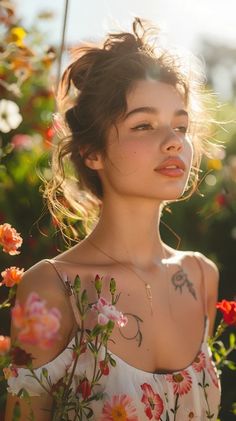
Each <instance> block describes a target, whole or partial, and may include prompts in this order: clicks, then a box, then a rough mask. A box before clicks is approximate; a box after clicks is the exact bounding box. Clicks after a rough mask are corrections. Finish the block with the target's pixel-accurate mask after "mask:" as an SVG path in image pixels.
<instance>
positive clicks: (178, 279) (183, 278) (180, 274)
mask: <svg viewBox="0 0 236 421" xmlns="http://www.w3.org/2000/svg"><path fill="white" fill-rule="evenodd" d="M171 282H172V284H173V285H174V287H175V290H176V291H177V290H179V291H180V293H181V294H182V292H183V291H182V290H183V287H184V286H185V285H186V287H187V288H188V290H189V292H190V294H191V295H192V296H193V298H194V299H195V300H197V295H196V291H195V289H194V286H193V283H192V282H190V281H189V279H188V276H187V274H186V273H185V272H184V271H183V269H180V270H178V271H177V272H176V273H174V275H173V276H172V278H171Z"/></svg>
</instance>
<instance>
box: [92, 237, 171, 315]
mask: <svg viewBox="0 0 236 421" xmlns="http://www.w3.org/2000/svg"><path fill="white" fill-rule="evenodd" d="M86 240H87V241H88V242H89V243H90V244H91V245H92V246H93V247H94V248H96V249H97V250H99V251H100V252H101V253H102V254H104V255H105V256H107V257H108V258H109V259H111V260H113V261H114V262H115V263H117V264H118V265H120V266H123V267H124V268H125V269H128V270H130V271H131V272H133V273H134V274H135V275H136V276H137V277H138V278H139V279H140V280H141V281H142V282H143V283H144V285H145V290H146V296H147V299H148V301H149V304H150V308H151V315H153V297H152V287H151V285H150V284H149V283H148V282H146V281H144V279H143V278H141V276H139V275H138V274H137V273H136V272H135V270H133V269H131V268H130V267H129V266H126V265H125V264H124V263H121V262H119V260H116V259H115V258H114V257H112V256H110V255H109V254H108V253H106V252H105V251H104V250H102V249H101V248H100V247H99V246H97V245H96V244H94V243H93V242H92V241H91V240H89V239H88V238H86ZM162 251H163V255H164V258H165V260H166V255H165V252H164V247H163V246H162ZM168 266H169V265H168V264H166V274H168Z"/></svg>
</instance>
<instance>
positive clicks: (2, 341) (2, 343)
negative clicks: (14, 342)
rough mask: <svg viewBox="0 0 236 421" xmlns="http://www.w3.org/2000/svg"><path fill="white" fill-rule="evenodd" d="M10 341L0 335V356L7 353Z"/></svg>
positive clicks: (7, 337)
mask: <svg viewBox="0 0 236 421" xmlns="http://www.w3.org/2000/svg"><path fill="white" fill-rule="evenodd" d="M10 345H11V340H10V338H9V336H3V335H0V355H2V354H5V353H6V352H8V351H9V349H10Z"/></svg>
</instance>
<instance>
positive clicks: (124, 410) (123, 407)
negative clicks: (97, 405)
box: [99, 395, 138, 421]
mask: <svg viewBox="0 0 236 421" xmlns="http://www.w3.org/2000/svg"><path fill="white" fill-rule="evenodd" d="M99 421H138V416H137V412H136V408H135V406H134V403H133V401H132V399H131V398H130V396H128V395H115V396H112V398H111V399H110V400H109V401H106V402H105V404H104V407H103V410H102V416H101V418H100V420H99Z"/></svg>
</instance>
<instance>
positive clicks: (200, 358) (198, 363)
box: [192, 351, 206, 373]
mask: <svg viewBox="0 0 236 421" xmlns="http://www.w3.org/2000/svg"><path fill="white" fill-rule="evenodd" d="M192 366H193V369H194V370H195V371H196V372H197V373H200V372H201V371H202V370H203V369H204V368H205V367H206V356H205V354H204V352H202V351H200V352H199V353H198V355H197V357H196V358H195V360H194V362H193V364H192Z"/></svg>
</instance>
